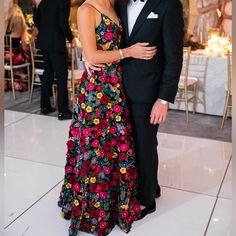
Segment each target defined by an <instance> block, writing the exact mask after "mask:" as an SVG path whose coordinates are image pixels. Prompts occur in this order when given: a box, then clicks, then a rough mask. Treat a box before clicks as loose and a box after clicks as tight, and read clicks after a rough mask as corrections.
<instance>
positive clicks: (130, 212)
mask: <svg viewBox="0 0 236 236" xmlns="http://www.w3.org/2000/svg"><path fill="white" fill-rule="evenodd" d="M78 28H79V34H80V39H81V43H82V47H83V50H84V54H85V57H86V60H87V61H88V62H89V63H91V64H94V63H104V64H105V67H104V68H102V69H101V70H100V71H90V72H91V75H89V74H88V73H87V72H84V74H83V76H82V78H81V84H80V87H79V95H78V99H77V100H78V102H77V105H76V108H75V110H74V113H73V119H72V124H71V126H70V132H69V136H70V139H69V141H68V142H67V146H68V152H67V162H66V166H65V172H66V173H65V179H64V184H63V186H62V191H61V194H60V200H59V206H60V207H62V215H63V216H64V218H65V219H71V225H70V229H69V235H73V236H75V235H77V232H78V231H79V230H81V231H84V232H88V233H92V234H95V235H98V236H105V235H108V234H109V233H110V232H111V230H112V228H113V227H114V226H115V225H116V224H117V225H118V226H119V227H120V228H121V229H122V230H123V231H124V232H129V231H130V229H131V225H132V223H133V221H134V220H137V219H139V217H140V206H139V203H138V201H137V199H136V195H137V170H136V161H135V156H134V145H133V140H132V127H131V122H130V116H129V108H128V105H127V99H126V95H125V92H124V88H123V81H122V65H121V63H120V60H121V59H123V58H128V57H134V58H137V59H146V60H148V59H151V58H152V57H153V56H154V55H155V54H156V48H155V47H147V44H145V43H137V44H136V45H133V46H131V47H129V48H125V49H121V50H120V47H121V34H122V26H121V23H120V21H119V19H118V17H117V15H116V13H115V11H114V0H87V1H86V2H85V3H84V4H83V5H82V6H81V8H80V9H79V12H78Z"/></svg>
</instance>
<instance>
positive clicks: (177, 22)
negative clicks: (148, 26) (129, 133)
mask: <svg viewBox="0 0 236 236" xmlns="http://www.w3.org/2000/svg"><path fill="white" fill-rule="evenodd" d="M167 4H168V6H167V9H166V12H165V15H164V19H163V32H162V34H163V47H164V48H163V49H164V71H163V74H162V80H161V84H160V88H159V93H158V95H159V96H158V100H157V101H156V102H155V103H154V105H153V107H152V111H151V114H150V123H151V124H153V125H156V124H161V123H163V122H165V121H166V118H167V112H168V107H169V105H168V102H172V103H174V101H175V96H176V93H177V89H178V83H179V78H180V73H181V69H182V60H183V39H184V20H183V9H182V4H181V2H180V1H179V0H169V1H168V3H167Z"/></svg>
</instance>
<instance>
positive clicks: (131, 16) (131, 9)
mask: <svg viewBox="0 0 236 236" xmlns="http://www.w3.org/2000/svg"><path fill="white" fill-rule="evenodd" d="M146 2H147V0H144V1H143V2H141V1H140V0H137V1H136V2H134V1H133V0H130V1H129V3H128V6H127V14H128V29H129V35H130V34H131V32H132V30H133V28H134V25H135V22H136V20H137V18H138V16H139V14H140V12H141V11H142V9H143V7H144V5H145V4H146Z"/></svg>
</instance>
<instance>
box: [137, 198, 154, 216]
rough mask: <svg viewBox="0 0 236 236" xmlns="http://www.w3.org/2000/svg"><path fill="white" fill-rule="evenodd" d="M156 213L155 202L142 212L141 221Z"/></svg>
mask: <svg viewBox="0 0 236 236" xmlns="http://www.w3.org/2000/svg"><path fill="white" fill-rule="evenodd" d="M155 211H156V202H155V200H153V202H152V204H151V205H150V206H148V207H146V208H144V209H143V210H141V217H140V219H143V218H144V217H145V216H146V215H148V214H151V213H153V212H155Z"/></svg>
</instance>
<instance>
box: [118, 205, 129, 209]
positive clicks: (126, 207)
mask: <svg viewBox="0 0 236 236" xmlns="http://www.w3.org/2000/svg"><path fill="white" fill-rule="evenodd" d="M120 207H121V208H122V209H125V210H128V208H129V206H128V205H122V206H120Z"/></svg>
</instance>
